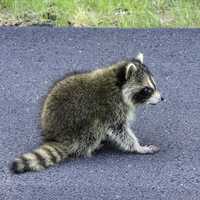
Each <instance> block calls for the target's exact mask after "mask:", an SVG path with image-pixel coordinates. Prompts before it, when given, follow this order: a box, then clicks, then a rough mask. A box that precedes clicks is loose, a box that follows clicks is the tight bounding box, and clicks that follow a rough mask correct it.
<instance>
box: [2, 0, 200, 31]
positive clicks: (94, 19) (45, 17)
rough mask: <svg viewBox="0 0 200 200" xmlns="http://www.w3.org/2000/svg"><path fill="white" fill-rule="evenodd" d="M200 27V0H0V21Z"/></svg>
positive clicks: (26, 23)
mask: <svg viewBox="0 0 200 200" xmlns="http://www.w3.org/2000/svg"><path fill="white" fill-rule="evenodd" d="M32 24H53V25H55V26H80V27H82V26H87V27H120V28H129V27H134V28H150V27H151V28H152V27H153V28H157V27H170V28H171V27H200V1H199V0H190V1H189V0H151V1H150V0H0V25H32Z"/></svg>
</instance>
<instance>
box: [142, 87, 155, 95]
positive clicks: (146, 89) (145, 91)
mask: <svg viewBox="0 0 200 200" xmlns="http://www.w3.org/2000/svg"><path fill="white" fill-rule="evenodd" d="M141 92H142V93H143V95H145V96H149V95H151V94H152V93H153V89H152V88H150V87H144V88H143V89H142V91H141Z"/></svg>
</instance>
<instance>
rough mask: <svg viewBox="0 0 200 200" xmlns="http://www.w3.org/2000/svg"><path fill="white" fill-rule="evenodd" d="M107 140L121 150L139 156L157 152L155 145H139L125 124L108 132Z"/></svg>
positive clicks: (157, 148)
mask: <svg viewBox="0 0 200 200" xmlns="http://www.w3.org/2000/svg"><path fill="white" fill-rule="evenodd" d="M108 138H109V139H110V140H111V141H114V142H115V143H116V144H117V145H118V146H119V147H120V148H121V149H122V150H124V151H129V152H136V153H140V154H148V153H150V154H152V153H156V152H158V151H159V147H158V146H155V145H144V146H142V145H140V143H139V141H138V138H137V137H136V136H135V134H134V133H133V132H132V130H131V129H130V128H129V127H128V126H127V125H125V124H120V125H119V126H117V127H113V128H112V129H111V130H110V131H108Z"/></svg>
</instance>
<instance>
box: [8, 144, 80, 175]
mask: <svg viewBox="0 0 200 200" xmlns="http://www.w3.org/2000/svg"><path fill="white" fill-rule="evenodd" d="M67 143H68V142H63V143H58V142H47V143H44V144H43V145H41V146H40V147H39V148H37V149H35V150H33V151H32V152H30V153H25V154H23V155H22V156H20V157H18V158H16V159H15V160H14V162H13V163H12V165H11V170H12V171H13V172H14V173H24V172H28V171H39V170H42V169H46V168H48V167H50V166H52V165H55V164H56V163H59V162H61V161H63V160H65V159H66V158H67V157H68V156H69V155H70V154H71V153H73V151H75V150H76V148H77V146H76V145H75V144H73V145H72V144H69V143H68V144H67Z"/></svg>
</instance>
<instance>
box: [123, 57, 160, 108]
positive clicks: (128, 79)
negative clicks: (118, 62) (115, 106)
mask: <svg viewBox="0 0 200 200" xmlns="http://www.w3.org/2000/svg"><path fill="white" fill-rule="evenodd" d="M124 76H125V84H124V85H123V87H122V94H123V99H124V101H125V103H127V104H128V105H130V106H131V105H139V104H152V105H155V104H157V103H159V102H160V101H163V100H164V99H163V98H162V97H161V94H160V92H159V90H158V88H157V87H156V82H155V80H154V78H153V75H152V74H151V72H150V71H149V69H148V68H147V66H146V65H144V64H143V54H142V53H139V54H138V55H137V57H136V58H134V59H132V60H130V61H129V62H128V63H127V64H126V66H125V74H124Z"/></svg>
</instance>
